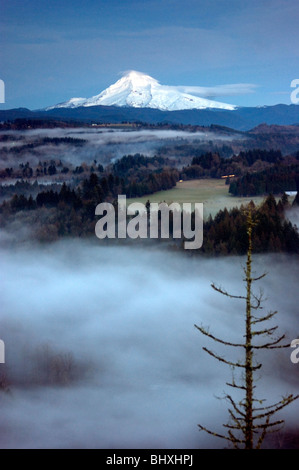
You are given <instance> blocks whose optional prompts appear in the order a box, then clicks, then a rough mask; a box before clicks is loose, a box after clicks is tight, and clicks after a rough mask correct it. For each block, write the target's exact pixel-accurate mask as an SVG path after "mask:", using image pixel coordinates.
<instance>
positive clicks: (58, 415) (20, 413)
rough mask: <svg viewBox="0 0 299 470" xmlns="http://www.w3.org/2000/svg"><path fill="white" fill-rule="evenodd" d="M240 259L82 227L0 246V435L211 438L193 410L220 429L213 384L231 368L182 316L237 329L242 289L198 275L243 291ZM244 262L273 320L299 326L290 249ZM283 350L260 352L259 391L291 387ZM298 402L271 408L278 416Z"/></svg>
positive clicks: (93, 444)
mask: <svg viewBox="0 0 299 470" xmlns="http://www.w3.org/2000/svg"><path fill="white" fill-rule="evenodd" d="M242 264H244V258H241V257H230V258H218V259H204V258H202V257H195V258H192V259H191V258H190V257H189V256H187V255H185V254H178V253H173V252H166V251H159V250H157V249H153V248H149V249H148V250H147V251H146V250H142V249H140V248H137V247H136V248H134V247H101V246H100V244H98V243H97V242H96V241H95V242H87V241H86V242H84V241H82V240H79V241H76V240H65V241H62V242H58V243H55V244H52V245H45V246H43V247H40V246H39V247H37V246H35V247H34V246H32V247H31V248H28V247H27V248H26V249H25V248H23V249H22V248H17V249H9V248H5V250H4V249H3V250H1V272H2V276H1V292H0V295H1V312H0V322H1V333H0V335H1V339H3V340H4V342H5V347H6V350H5V352H6V364H5V365H3V364H1V372H2V371H4V370H5V374H6V376H7V381H8V388H9V390H10V392H9V393H1V394H0V409H1V420H0V447H1V448H15V447H17V448H157V449H158V448H177V449H178V448H209V447H210V448H213V447H216V448H217V447H220V448H221V447H223V446H224V445H225V443H223V441H221V440H218V439H216V438H214V437H212V436H208V435H207V434H205V433H203V432H199V430H198V427H197V424H198V423H201V424H203V425H204V426H206V427H208V428H212V429H213V430H215V431H221V432H223V428H222V423H226V422H227V420H228V414H227V403H226V402H225V401H224V400H218V399H217V398H216V397H219V396H223V394H224V392H225V391H227V386H226V385H225V383H226V382H227V381H228V382H229V381H230V380H231V371H230V369H229V368H228V367H227V366H226V365H224V364H221V363H218V362H217V361H216V360H215V359H214V358H212V357H210V356H208V355H207V354H206V353H205V352H204V351H203V350H202V346H204V345H206V346H209V347H210V348H211V349H212V350H214V351H217V352H218V353H219V354H221V355H224V354H225V350H224V349H222V348H221V345H219V347H218V345H217V344H215V343H214V344H213V343H211V341H210V340H209V339H208V338H205V337H203V336H202V335H201V334H200V333H199V331H198V330H196V328H195V327H194V324H198V325H201V324H202V325H204V326H210V331H211V332H213V333H214V334H215V335H216V336H218V337H221V338H223V339H226V340H228V341H237V342H240V341H242V339H243V338H242V336H243V334H244V311H245V308H244V303H242V301H239V300H232V299H229V298H226V297H224V296H222V295H220V294H219V293H217V292H215V291H213V289H212V288H211V287H210V284H211V282H215V283H216V284H217V285H221V286H222V287H224V288H225V289H227V290H228V291H230V292H232V293H235V294H241V295H243V294H244V289H245V284H244V282H242V278H243V271H242ZM253 267H254V269H255V270H256V272H257V274H260V273H261V272H264V270H266V271H267V272H268V275H267V276H266V278H264V279H263V280H262V281H261V282H260V283H259V284H258V283H257V286H256V287H257V288H259V287H260V286H261V287H263V288H264V291H265V296H266V297H267V298H268V299H267V300H266V301H265V304H264V308H265V310H267V311H268V310H278V315H277V316H276V320H275V321H274V322H273V324H278V325H279V328H280V332H286V333H288V339H289V340H290V341H291V340H292V339H293V338H299V326H298V301H299V297H298V274H299V266H298V260H297V257H293V256H289V257H287V256H285V255H275V256H274V255H273V256H272V255H264V256H258V257H257V256H255V257H254V266H253ZM290 353H291V348H287V349H283V350H277V351H275V350H274V351H266V352H265V353H263V355H261V356H259V357H260V359H261V360H262V362H263V364H264V366H263V368H262V369H261V371H260V373H259V375H260V381H259V382H258V396H259V397H260V398H267V399H269V400H268V401H267V404H272V403H274V402H276V401H278V400H279V399H280V398H281V396H282V395H286V394H288V393H295V392H296V391H297V390H298V385H299V366H298V364H292V363H291V361H290ZM227 357H228V358H233V359H235V360H236V359H242V351H240V353H239V354H238V353H237V351H236V350H234V351H232V353H231V351H227ZM55 361H56V362H55ZM59 361H60V362H59ZM59 364H60V365H59ZM49 367H50V368H52V369H51V370H49ZM53 367H54V369H55V371H54V372H53ZM55 367H56V368H55ZM47 368H48V369H47ZM230 393H233V392H231V391H230ZM298 407H299V403H297V402H295V403H293V404H291V405H290V406H289V407H287V409H285V410H284V411H283V413H282V414H281V415H280V416H282V417H283V418H286V421H287V425H288V426H289V427H290V428H291V427H294V426H296V425H297V418H298V411H299V408H298Z"/></svg>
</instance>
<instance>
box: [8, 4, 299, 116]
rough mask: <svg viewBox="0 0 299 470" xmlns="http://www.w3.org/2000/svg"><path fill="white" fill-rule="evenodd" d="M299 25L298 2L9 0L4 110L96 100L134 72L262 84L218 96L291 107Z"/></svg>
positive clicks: (171, 80)
mask: <svg viewBox="0 0 299 470" xmlns="http://www.w3.org/2000/svg"><path fill="white" fill-rule="evenodd" d="M298 25H299V2H298V0H260V1H257V0H251V1H248V0H242V1H240V0H209V1H202V0H85V1H84V2H82V0H80V1H78V0H72V1H69V0H65V1H64V0H60V1H59V0H51V1H49V0H0V28H1V36H0V41H1V47H0V78H1V79H2V80H4V82H5V91H6V92H5V98H6V102H5V103H4V104H0V109H9V108H13V107H27V108H29V109H37V108H41V107H45V106H49V105H52V104H55V103H58V102H61V101H65V100H67V99H69V98H71V97H74V96H76V97H90V96H93V95H96V94H98V93H100V92H101V91H102V90H103V89H104V88H106V87H107V86H109V85H111V84H112V83H114V82H115V81H116V80H118V79H119V78H120V76H121V72H122V71H125V70H131V69H133V70H138V71H141V72H144V73H147V74H149V75H151V76H152V77H154V78H156V79H157V80H158V81H159V82H160V83H161V84H163V85H177V86H202V87H214V86H220V85H227V84H240V83H242V84H244V83H246V84H252V85H255V88H252V92H251V93H245V94H242V95H241V94H239V95H233V96H229V95H227V94H224V95H223V96H220V95H219V96H217V100H218V101H220V100H221V101H223V102H227V103H231V104H237V105H241V106H258V105H272V104H277V103H286V104H290V103H291V101H290V93H291V91H292V89H291V88H290V83H291V81H292V80H293V79H295V78H299V47H298V44H299V27H298ZM237 89H238V87H236V90H237Z"/></svg>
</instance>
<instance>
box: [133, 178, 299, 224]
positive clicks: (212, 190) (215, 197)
mask: <svg viewBox="0 0 299 470" xmlns="http://www.w3.org/2000/svg"><path fill="white" fill-rule="evenodd" d="M228 189H229V186H228V185H226V184H225V180H224V179H212V178H209V179H198V180H190V181H182V182H180V183H177V184H176V186H175V187H174V188H173V189H169V190H167V191H159V192H157V193H154V194H150V195H149V196H143V197H140V198H132V199H128V200H127V202H128V203H131V202H135V201H136V202H137V201H138V202H143V203H144V204H145V203H146V201H147V200H149V201H150V202H166V203H168V204H170V203H171V202H180V203H183V202H191V203H195V202H202V203H203V204H204V218H207V217H208V216H209V214H211V215H212V217H214V216H215V214H217V212H218V211H219V210H220V209H223V208H224V207H226V208H227V209H231V208H233V207H240V206H241V205H242V204H244V205H246V204H248V203H249V202H250V201H254V203H255V204H256V205H258V204H260V203H261V202H262V201H263V200H264V196H255V197H235V196H232V195H230V194H229V192H228ZM277 199H279V198H277ZM289 200H290V202H291V201H292V200H293V198H291V197H290V198H289Z"/></svg>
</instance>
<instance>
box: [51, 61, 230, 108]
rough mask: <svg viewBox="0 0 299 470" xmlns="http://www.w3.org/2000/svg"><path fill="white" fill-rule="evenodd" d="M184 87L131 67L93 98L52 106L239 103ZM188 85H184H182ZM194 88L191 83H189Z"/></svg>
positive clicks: (195, 105) (188, 105)
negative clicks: (203, 96)
mask: <svg viewBox="0 0 299 470" xmlns="http://www.w3.org/2000/svg"><path fill="white" fill-rule="evenodd" d="M179 88H180V87H174V86H167V85H160V83H159V82H158V81H157V80H156V79H155V78H153V77H150V76H149V75H146V74H144V73H141V72H137V71H135V70H131V71H129V72H127V73H125V74H124V76H123V77H122V78H121V79H120V80H118V81H117V82H116V83H114V84H113V85H111V86H109V87H108V88H106V90H104V91H102V92H101V93H100V94H99V95H96V96H93V97H92V98H71V99H70V100H68V101H65V102H64V103H59V104H56V105H55V106H50V107H49V108H46V110H47V111H48V110H52V109H57V108H78V107H81V106H84V107H90V106H120V107H123V106H125V107H128V106H129V107H131V108H152V109H159V110H160V111H181V110H184V109H229V110H232V109H235V108H236V106H233V105H230V104H225V103H220V102H218V101H212V100H209V99H205V98H202V97H199V96H196V95H194V94H190V93H185V92H182V91H180V89H179ZM181 88H184V87H181ZM189 88H190V87H189Z"/></svg>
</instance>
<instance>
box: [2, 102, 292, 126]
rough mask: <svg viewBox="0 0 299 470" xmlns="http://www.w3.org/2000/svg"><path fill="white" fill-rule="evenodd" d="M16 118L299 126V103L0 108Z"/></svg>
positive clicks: (6, 117) (4, 118)
mask: <svg viewBox="0 0 299 470" xmlns="http://www.w3.org/2000/svg"><path fill="white" fill-rule="evenodd" d="M15 119H45V120H53V119H57V120H61V121H76V122H82V123H90V124H91V123H115V124H118V123H121V122H144V123H148V124H158V123H170V124H190V125H201V126H210V125H211V124H216V125H220V126H226V127H230V128H232V129H236V130H240V131H247V130H250V129H252V128H254V127H256V126H258V125H259V124H262V123H265V124H269V125H270V124H277V125H292V124H297V125H299V105H296V104H291V105H286V104H278V105H275V106H265V107H261V108H249V107H247V108H238V109H236V110H234V111H228V110H210V109H202V110H199V109H192V110H183V111H160V110H158V109H150V108H130V107H127V108H126V107H121V108H120V107H116V106H93V107H83V106H82V107H78V108H55V109H52V110H48V111H40V110H39V111H30V110H29V109H26V108H16V109H9V110H3V111H0V121H1V122H3V121H13V120H15Z"/></svg>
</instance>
